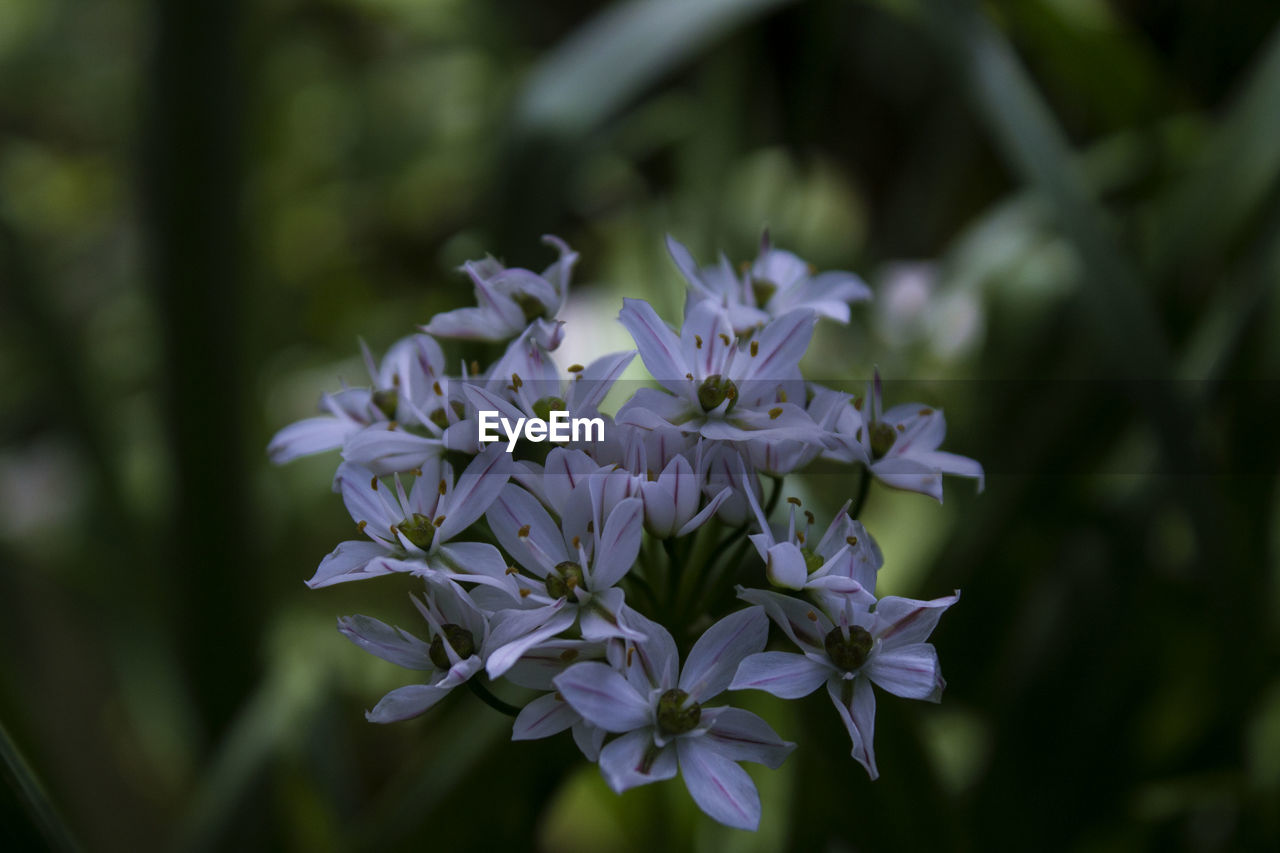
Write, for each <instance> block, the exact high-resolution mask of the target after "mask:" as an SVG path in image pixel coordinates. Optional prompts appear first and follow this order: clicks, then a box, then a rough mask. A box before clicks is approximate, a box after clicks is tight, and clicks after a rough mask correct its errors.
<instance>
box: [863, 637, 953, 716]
mask: <svg viewBox="0 0 1280 853" xmlns="http://www.w3.org/2000/svg"><path fill="white" fill-rule="evenodd" d="M862 672H863V674H865V675H866V676H867V677H868V678H870V679H871V680H872V681H874V682H875V683H876V684H877V685H878V686H880V687H882V688H883V689H885V690H888V691H889V692H890V693H892V694H893V695H895V696H902V697H903V698H906V699H927V700H929V701H931V702H937V701H939V700H940V699H941V698H942V689H943V687H945V686H946V682H945V681H943V680H942V674H941V672H940V671H939V669H938V650H937V649H935V648H934V647H933V646H932V645H931V644H930V643H912V644H911V645H907V646H898V647H897V648H891V649H886V648H881V649H878V650H877V651H876V653H875V654H874V655H872V656H871V660H869V661H867V665H866V666H865V667H863V670H862Z"/></svg>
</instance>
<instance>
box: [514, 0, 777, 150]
mask: <svg viewBox="0 0 1280 853" xmlns="http://www.w3.org/2000/svg"><path fill="white" fill-rule="evenodd" d="M788 2H790V0H630V2H625V3H616V4H614V5H612V6H610V7H609V8H608V9H606V10H605V11H603V12H601V13H600V14H599V15H597V16H596V17H594V18H592V19H591V20H590V21H588V22H587V23H586V24H585V25H583V26H582V27H581V28H580V29H578V30H577V31H576V32H574V33H573V34H572V35H571V36H569V38H568V39H566V40H565V42H564V43H563V44H561V45H560V46H559V47H558V48H556V49H555V50H554V51H552V53H551V54H550V55H549V56H548V57H547V58H546V59H544V60H543V61H542V62H541V63H540V64H539V65H538V67H536V68H535V69H533V71H532V72H531V74H530V78H529V82H528V84H527V85H526V88H525V91H524V93H523V95H522V96H521V98H520V101H519V103H518V105H517V120H518V121H519V122H520V123H521V124H523V125H524V126H525V127H527V128H528V129H531V130H534V131H549V132H552V133H563V134H566V135H568V134H575V133H581V132H582V131H584V130H586V129H587V128H590V127H592V126H594V125H595V124H596V123H597V122H599V121H600V120H601V119H602V118H604V117H605V116H607V115H608V114H610V113H611V112H613V111H614V110H615V109H617V108H618V107H619V106H621V105H622V104H623V103H624V102H625V101H627V99H629V98H631V97H632V96H634V95H635V94H636V93H637V92H639V91H640V90H642V89H643V88H644V87H645V86H647V85H649V84H651V83H653V82H654V81H656V80H657V79H658V78H660V77H661V76H662V75H663V74H664V73H666V72H668V71H670V70H671V69H672V68H674V67H675V66H677V65H678V64H679V63H681V62H684V61H686V60H687V59H689V58H690V57H692V56H693V55H694V54H696V53H697V52H698V51H699V50H700V49H702V48H704V47H705V46H706V45H707V44H708V43H709V42H711V41H714V40H715V39H717V38H719V37H721V36H723V35H725V34H726V33H728V32H730V31H732V30H733V29H734V28H735V27H738V26H741V25H742V24H744V23H746V22H747V21H749V20H751V19H752V18H755V17H757V16H759V15H762V14H764V13H765V12H768V11H770V10H772V9H774V8H777V7H780V6H782V5H784V4H786V3H788Z"/></svg>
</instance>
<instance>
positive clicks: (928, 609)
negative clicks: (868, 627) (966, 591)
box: [872, 590, 960, 648]
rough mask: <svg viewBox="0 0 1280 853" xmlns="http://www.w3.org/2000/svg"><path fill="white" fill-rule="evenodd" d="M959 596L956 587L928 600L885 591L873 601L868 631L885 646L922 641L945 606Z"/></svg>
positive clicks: (927, 637) (944, 609)
mask: <svg viewBox="0 0 1280 853" xmlns="http://www.w3.org/2000/svg"><path fill="white" fill-rule="evenodd" d="M959 600H960V590H956V591H955V593H954V594H953V595H944V596H943V597H942V598H935V599H933V600H932V601H919V600H917V599H914V598H901V597H899V596H896V595H886V596H885V597H884V598H882V599H880V603H879V604H877V605H876V619H875V626H874V627H873V629H872V633H873V634H874V635H875V636H876V638H877V639H879V640H880V641H881V642H882V643H884V646H885V648H895V647H897V646H905V645H910V644H912V643H922V642H924V641H925V640H927V639H929V635H930V634H932V633H933V629H934V628H936V627H937V626H938V620H939V619H941V618H942V614H943V613H945V612H946V611H947V608H948V607H950V606H951V605H953V604H955V603H956V602H957V601H959Z"/></svg>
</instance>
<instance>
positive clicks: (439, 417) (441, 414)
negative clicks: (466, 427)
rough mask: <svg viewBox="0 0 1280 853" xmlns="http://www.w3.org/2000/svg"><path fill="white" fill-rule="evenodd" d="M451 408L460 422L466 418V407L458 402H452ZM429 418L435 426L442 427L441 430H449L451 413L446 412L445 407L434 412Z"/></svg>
mask: <svg viewBox="0 0 1280 853" xmlns="http://www.w3.org/2000/svg"><path fill="white" fill-rule="evenodd" d="M449 407H450V408H451V409H453V413H454V414H455V415H457V416H458V419H459V420H461V419H462V418H463V417H465V416H466V413H467V409H466V407H465V406H463V405H462V404H461V403H460V402H458V401H457V400H452V401H450V403H449ZM427 417H428V418H430V420H431V422H432V423H433V424H435V425H436V426H438V427H440V429H448V428H449V413H448V412H446V411H445V410H444V406H440V407H439V408H437V409H434V410H432V412H431V414H430V415H428V416H427Z"/></svg>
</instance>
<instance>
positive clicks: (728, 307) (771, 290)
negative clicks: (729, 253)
mask: <svg viewBox="0 0 1280 853" xmlns="http://www.w3.org/2000/svg"><path fill="white" fill-rule="evenodd" d="M667 251H668V252H670V253H671V258H672V260H674V261H675V263H676V266H677V267H679V268H680V272H681V274H682V275H684V277H685V280H686V281H687V282H688V283H689V291H690V297H691V302H695V301H697V300H708V301H711V302H713V303H715V304H717V305H719V306H720V307H722V308H723V309H725V311H726V312H727V313H728V316H729V319H730V322H731V323H732V325H733V328H734V330H735V331H737V332H739V333H746V332H748V331H749V330H750V329H752V328H754V327H756V326H761V325H764V324H765V323H767V322H768V321H769V320H770V319H771V318H777V317H782V316H784V315H785V314H788V313H790V312H791V311H794V310H796V309H798V308H804V309H808V310H810V311H813V312H814V313H816V314H818V315H820V316H823V317H829V318H831V319H833V320H835V321H837V322H839V323H848V322H849V304H850V303H853V302H865V301H866V300H868V299H870V298H871V289H870V288H869V287H867V285H866V284H865V283H864V282H863V281H862V279H861V278H859V277H858V276H856V275H854V274H853V273H851V272H824V273H819V274H815V272H814V269H813V267H812V266H811V265H809V264H808V263H806V262H805V261H803V260H801V259H800V258H798V257H796V256H795V255H794V254H792V253H791V252H786V251H783V250H781V249H775V248H773V247H772V245H771V244H770V241H769V232H767V231H766V232H765V233H764V237H763V238H762V239H761V242H760V255H759V256H758V257H757V258H756V260H755V262H754V263H752V264H751V266H750V267H749V268H748V269H747V270H746V271H745V272H744V274H742V275H738V274H736V273H735V272H734V270H733V267H731V266H730V265H729V262H728V261H727V260H726V259H725V258H724V256H723V255H722V256H721V257H720V263H719V264H718V265H717V266H713V267H704V268H702V269H699V268H698V265H697V263H696V262H695V261H694V259H693V255H691V254H690V253H689V250H688V249H686V248H685V247H684V246H683V245H681V244H680V243H679V242H678V241H676V240H675V239H673V238H672V237H670V236H668V237H667Z"/></svg>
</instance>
